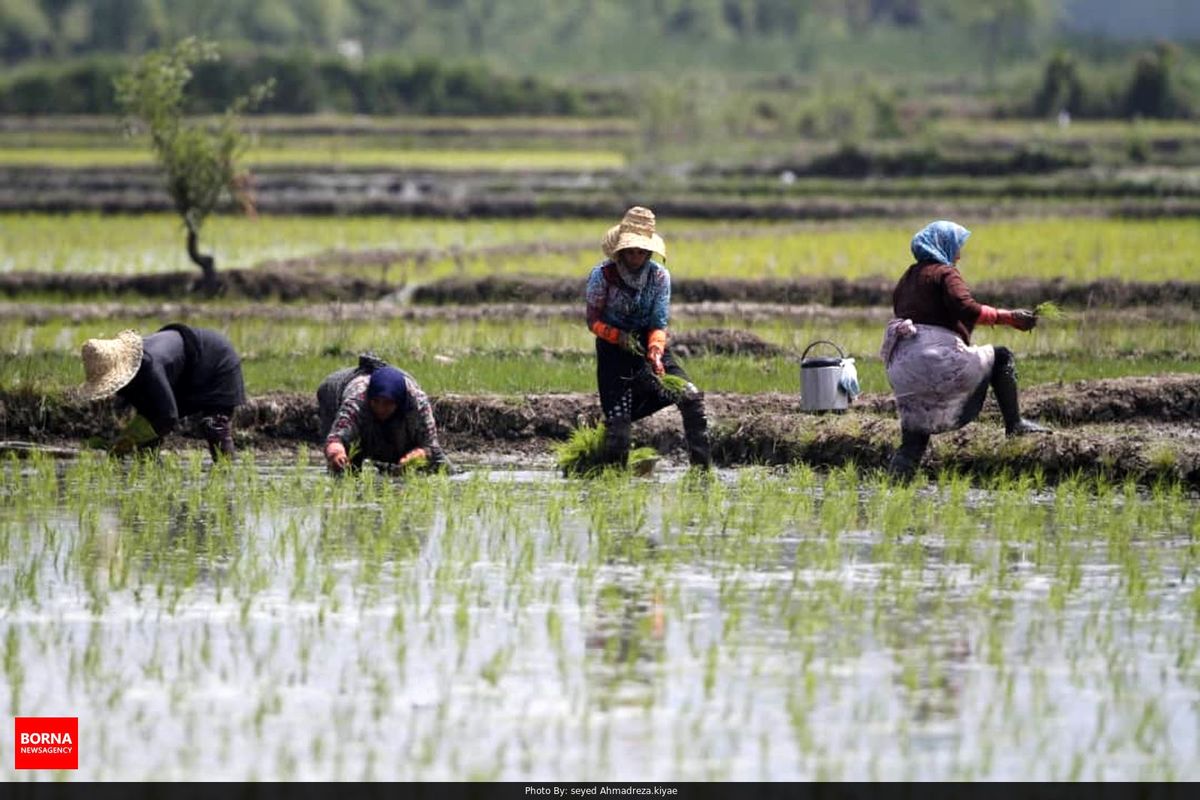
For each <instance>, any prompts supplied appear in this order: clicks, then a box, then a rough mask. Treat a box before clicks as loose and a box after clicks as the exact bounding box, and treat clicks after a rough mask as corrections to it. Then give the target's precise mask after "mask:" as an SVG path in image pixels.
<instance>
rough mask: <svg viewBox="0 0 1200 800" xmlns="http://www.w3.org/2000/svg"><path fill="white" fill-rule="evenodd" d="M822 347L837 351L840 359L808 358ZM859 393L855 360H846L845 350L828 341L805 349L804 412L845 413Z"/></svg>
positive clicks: (802, 364)
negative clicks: (812, 352) (810, 353)
mask: <svg viewBox="0 0 1200 800" xmlns="http://www.w3.org/2000/svg"><path fill="white" fill-rule="evenodd" d="M819 344H825V345H829V346H830V347H832V348H833V349H834V350H837V353H838V354H837V357H836V358H835V357H833V356H819V357H813V358H809V357H808V352H809V351H810V350H812V349H813V348H814V347H816V346H817V345H819ZM857 394H858V371H857V370H856V369H855V367H854V359H853V358H846V354H845V353H844V352H842V348H840V347H838V346H837V345H836V344H834V343H833V342H831V341H829V340H827V339H818V340H817V341H815V342H813V343H812V344H810V345H809V346H808V347H806V348H804V352H803V353H801V354H800V408H801V409H802V410H804V411H845V410H846V409H847V408H849V407H850V402H851V401H852V400H853V399H854V397H855V396H856V395H857Z"/></svg>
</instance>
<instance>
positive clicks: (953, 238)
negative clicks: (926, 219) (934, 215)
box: [912, 219, 971, 264]
mask: <svg viewBox="0 0 1200 800" xmlns="http://www.w3.org/2000/svg"><path fill="white" fill-rule="evenodd" d="M970 235H971V232H970V231H969V230H967V229H966V228H964V227H963V226H962V225H959V224H958V223H957V222H950V221H948V220H944V219H940V220H938V221H937V222H931V223H929V224H928V225H926V226H925V227H924V228H922V229H921V230H920V231H919V232H918V233H917V235H916V236H914V237H913V239H912V254H913V258H915V259H916V260H917V261H918V262H921V261H936V262H938V263H939V264H953V263H954V259H955V258H957V257H958V251H959V250H962V246H963V245H964V244H966V242H967V237H968V236H970Z"/></svg>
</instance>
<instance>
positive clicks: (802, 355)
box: [800, 339, 846, 361]
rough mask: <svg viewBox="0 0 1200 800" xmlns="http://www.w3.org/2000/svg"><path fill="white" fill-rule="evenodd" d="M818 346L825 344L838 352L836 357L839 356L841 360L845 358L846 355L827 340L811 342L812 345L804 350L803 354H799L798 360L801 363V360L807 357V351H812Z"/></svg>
mask: <svg viewBox="0 0 1200 800" xmlns="http://www.w3.org/2000/svg"><path fill="white" fill-rule="evenodd" d="M819 344H827V345H829V346H830V347H832V348H833V349H834V350H837V351H838V355H839V356H840V357H842V358H845V357H846V354H845V353H843V352H842V348H840V347H838V346H837V345H836V344H834V343H833V342H831V341H829V340H828V339H817V340H816V341H815V342H813V343H812V344H810V345H809V346H808V347H806V348H804V352H803V353H801V354H800V360H801V361H803V360H804V359H805V357H807V356H808V351H809V350H812V349H813V348H814V347H816V346H817V345H819Z"/></svg>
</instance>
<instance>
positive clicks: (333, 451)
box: [325, 440, 350, 472]
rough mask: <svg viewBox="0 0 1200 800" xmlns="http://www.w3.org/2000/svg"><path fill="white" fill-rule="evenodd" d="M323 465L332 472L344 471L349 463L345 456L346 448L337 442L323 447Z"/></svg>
mask: <svg viewBox="0 0 1200 800" xmlns="http://www.w3.org/2000/svg"><path fill="white" fill-rule="evenodd" d="M325 463H326V464H328V465H329V469H330V470H332V471H333V472H341V471H343V470H344V469H346V466H347V465H349V463H350V456H348V455H347V454H346V446H345V445H344V444H342V443H341V442H339V441H337V440H334V441H332V442H330V443H329V444H327V445H325Z"/></svg>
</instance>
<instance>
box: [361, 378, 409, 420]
mask: <svg viewBox="0 0 1200 800" xmlns="http://www.w3.org/2000/svg"><path fill="white" fill-rule="evenodd" d="M406 378H407V376H406V375H405V374H404V372H403V371H402V370H398V369H396V368H395V367H380V368H379V369H377V370H375V371H374V372H372V373H371V381H370V383H368V384H367V399H368V400H370V399H371V398H372V397H387V398H389V399H391V400H393V401H395V403H396V413H397V414H403V413H405V411H406V410H407V406H408V381H407V380H406Z"/></svg>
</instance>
